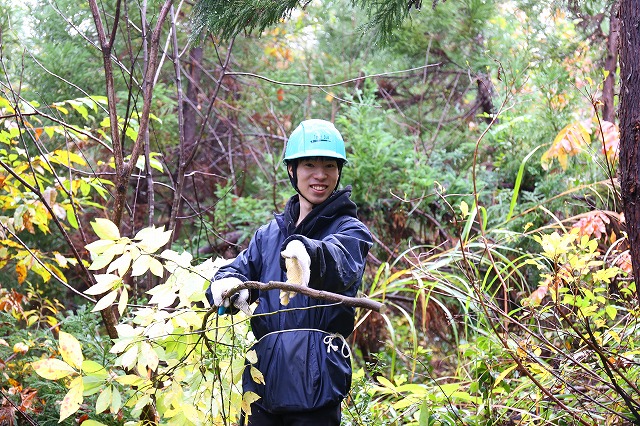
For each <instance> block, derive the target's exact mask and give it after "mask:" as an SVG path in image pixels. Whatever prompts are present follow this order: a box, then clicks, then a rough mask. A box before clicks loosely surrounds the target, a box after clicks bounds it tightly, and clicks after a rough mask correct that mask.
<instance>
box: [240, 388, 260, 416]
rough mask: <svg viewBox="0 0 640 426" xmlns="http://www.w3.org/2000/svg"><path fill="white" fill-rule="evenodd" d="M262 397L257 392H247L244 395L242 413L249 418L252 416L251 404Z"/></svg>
mask: <svg viewBox="0 0 640 426" xmlns="http://www.w3.org/2000/svg"><path fill="white" fill-rule="evenodd" d="M259 399H260V397H259V396H258V394H257V393H255V392H245V393H244V395H242V411H244V412H245V414H246V415H247V416H250V415H251V404H253V403H254V402H256V401H257V400H259Z"/></svg>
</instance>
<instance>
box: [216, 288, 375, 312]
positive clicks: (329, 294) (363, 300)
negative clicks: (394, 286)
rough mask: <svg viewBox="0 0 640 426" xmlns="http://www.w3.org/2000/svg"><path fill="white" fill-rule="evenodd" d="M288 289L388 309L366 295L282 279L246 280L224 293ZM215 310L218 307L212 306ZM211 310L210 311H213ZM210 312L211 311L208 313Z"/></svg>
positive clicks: (310, 295) (333, 300)
mask: <svg viewBox="0 0 640 426" xmlns="http://www.w3.org/2000/svg"><path fill="white" fill-rule="evenodd" d="M244 289H249V290H262V291H266V290H275V289H279V290H286V291H295V292H296V293H300V294H304V295H305V296H309V297H313V298H314V299H321V300H326V301H328V302H338V303H341V304H343V305H346V306H352V307H354V308H364V309H368V310H370V311H376V312H379V313H381V314H384V313H385V312H386V310H387V307H386V305H384V304H383V303H380V302H377V301H375V300H372V299H367V298H365V297H349V296H343V295H342V294H338V293H333V292H330V291H323V290H316V289H313V288H309V287H303V286H301V285H299V284H289V283H284V282H281V281H270V282H268V283H261V282H259V281H245V282H244V283H242V285H239V286H237V287H235V288H232V289H230V290H229V291H227V292H226V293H225V294H223V295H222V297H223V299H226V298H227V297H229V296H231V295H232V294H235V293H237V292H239V291H240V290H244ZM211 310H213V311H215V310H216V309H214V308H212V309H211ZM211 310H210V311H211ZM208 314H209V313H208ZM205 320H206V319H205Z"/></svg>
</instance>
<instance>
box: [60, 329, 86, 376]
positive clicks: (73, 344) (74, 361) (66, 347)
mask: <svg viewBox="0 0 640 426" xmlns="http://www.w3.org/2000/svg"><path fill="white" fill-rule="evenodd" d="M58 346H59V349H60V355H61V356H62V359H63V360H64V361H65V362H66V363H67V364H69V365H70V366H71V367H73V368H76V369H80V368H81V367H82V361H83V360H84V357H83V356H82V347H81V346H80V342H78V340H77V339H76V338H75V337H73V336H72V335H71V334H69V333H65V332H64V331H61V332H60V337H59V339H58Z"/></svg>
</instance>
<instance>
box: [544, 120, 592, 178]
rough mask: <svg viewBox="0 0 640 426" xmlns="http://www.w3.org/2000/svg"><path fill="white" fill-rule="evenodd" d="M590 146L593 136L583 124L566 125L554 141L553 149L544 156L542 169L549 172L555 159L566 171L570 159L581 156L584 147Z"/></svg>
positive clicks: (550, 148)
mask: <svg viewBox="0 0 640 426" xmlns="http://www.w3.org/2000/svg"><path fill="white" fill-rule="evenodd" d="M589 144H591V136H590V133H589V131H588V130H587V129H586V128H585V127H584V126H583V125H582V123H580V122H574V123H570V124H568V125H566V126H565V127H564V128H563V129H562V130H560V132H559V133H558V135H557V136H556V138H555V139H554V140H553V143H552V144H551V147H549V149H548V150H547V151H546V152H545V153H544V154H542V158H541V159H540V162H541V164H542V168H543V169H545V170H547V169H548V168H549V165H550V164H551V162H552V161H553V160H554V159H555V160H558V162H559V163H560V167H562V169H563V170H566V169H567V166H568V157H569V156H574V155H577V154H579V153H580V152H582V150H583V148H584V146H586V145H589Z"/></svg>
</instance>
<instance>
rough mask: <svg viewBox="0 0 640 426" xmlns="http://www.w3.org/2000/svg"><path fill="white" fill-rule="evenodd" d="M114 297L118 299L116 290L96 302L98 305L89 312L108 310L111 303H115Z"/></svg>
mask: <svg viewBox="0 0 640 426" xmlns="http://www.w3.org/2000/svg"><path fill="white" fill-rule="evenodd" d="M116 297H118V291H117V290H113V291H111V292H109V293H107V294H106V295H105V296H104V297H103V298H102V299H100V300H98V303H96V306H94V307H93V309H92V310H91V312H100V311H101V310H103V309H106V308H108V307H109V306H111V304H112V303H113V302H115V300H116Z"/></svg>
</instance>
